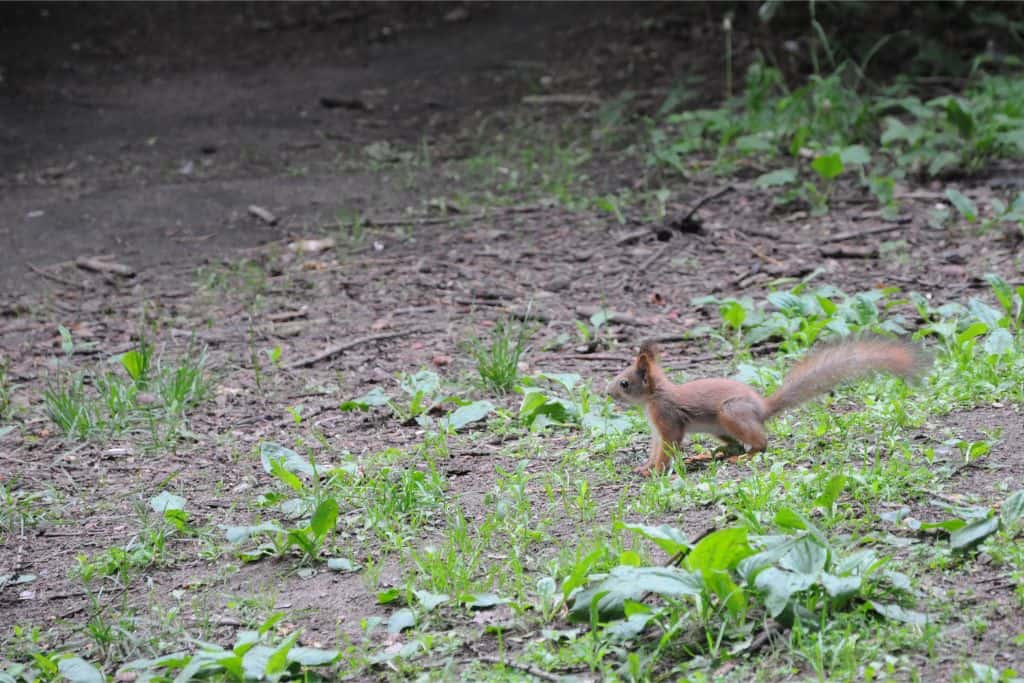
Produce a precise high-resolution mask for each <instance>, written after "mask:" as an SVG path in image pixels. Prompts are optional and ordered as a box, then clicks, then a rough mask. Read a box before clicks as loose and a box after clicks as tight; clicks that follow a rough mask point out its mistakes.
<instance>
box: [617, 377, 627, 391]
mask: <svg viewBox="0 0 1024 683" xmlns="http://www.w3.org/2000/svg"><path fill="white" fill-rule="evenodd" d="M619 386H620V387H622V388H623V389H628V388H629V380H628V379H620V380H619Z"/></svg>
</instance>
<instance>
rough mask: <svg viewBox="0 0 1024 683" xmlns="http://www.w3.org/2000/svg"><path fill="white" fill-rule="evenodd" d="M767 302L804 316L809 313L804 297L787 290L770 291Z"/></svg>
mask: <svg viewBox="0 0 1024 683" xmlns="http://www.w3.org/2000/svg"><path fill="white" fill-rule="evenodd" d="M768 303H770V304H771V305H772V306H775V307H776V308H778V309H779V310H780V311H783V312H785V313H789V314H793V315H799V316H804V315H806V314H808V313H810V311H809V310H808V306H807V305H806V303H805V302H804V299H802V298H801V297H799V296H797V295H795V294H791V293H789V292H772V293H771V294H769V295H768Z"/></svg>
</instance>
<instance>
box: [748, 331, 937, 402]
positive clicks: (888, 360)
mask: <svg viewBox="0 0 1024 683" xmlns="http://www.w3.org/2000/svg"><path fill="white" fill-rule="evenodd" d="M930 365H931V356H929V355H928V354H927V353H926V352H925V351H924V350H923V349H922V348H921V347H919V346H917V345H916V344H911V343H908V342H904V341H898V340H894V339H883V338H869V339H856V340H852V341H846V342H840V343H838V344H835V345H832V346H827V347H824V348H822V349H820V350H817V351H814V352H813V353H811V354H810V355H808V356H806V357H805V358H803V359H802V360H801V361H800V362H798V363H797V364H796V365H794V366H793V368H792V369H791V370H790V371H789V373H788V374H787V375H786V378H785V379H784V380H783V381H782V386H780V387H779V388H778V389H777V390H776V391H775V393H773V394H772V395H771V396H768V397H767V398H766V399H765V408H766V412H765V415H764V419H768V418H769V417H772V416H773V415H777V414H779V413H781V412H783V411H784V410H788V409H790V408H792V407H794V406H796V405H798V404H800V403H803V402H804V401H808V400H810V399H812V398H814V397H815V396H817V395H819V394H823V393H825V392H828V391H831V390H832V389H833V388H835V387H836V386H837V385H839V384H841V383H843V382H846V381H849V380H854V379H861V378H863V377H867V376H868V375H872V374H874V373H876V372H890V373H892V374H894V375H899V376H900V377H903V378H904V379H908V380H909V379H913V378H915V377H917V376H919V375H921V374H923V373H924V372H926V371H927V369H928V367H929V366H930Z"/></svg>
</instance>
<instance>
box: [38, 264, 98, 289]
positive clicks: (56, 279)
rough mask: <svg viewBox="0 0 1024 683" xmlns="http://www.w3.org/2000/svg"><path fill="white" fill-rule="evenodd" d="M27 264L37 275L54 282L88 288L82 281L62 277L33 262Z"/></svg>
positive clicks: (76, 287)
mask: <svg viewBox="0 0 1024 683" xmlns="http://www.w3.org/2000/svg"><path fill="white" fill-rule="evenodd" d="M26 265H27V266H28V269H29V270H31V271H32V272H33V273H35V274H36V275H40V276H42V277H45V278H46V279H47V280H53V281H54V282H56V283H59V284H62V285H64V286H65V287H74V288H75V289H88V288H87V287H86V286H85V285H83V284H82V283H81V282H72V281H71V280H66V279H64V278H62V277H61V276H60V275H57V274H56V273H51V272H49V271H46V270H43V269H42V268H39V267H38V266H34V265H32V264H31V263H28V264H26Z"/></svg>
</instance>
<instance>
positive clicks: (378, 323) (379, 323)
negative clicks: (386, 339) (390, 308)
mask: <svg viewBox="0 0 1024 683" xmlns="http://www.w3.org/2000/svg"><path fill="white" fill-rule="evenodd" d="M389 327H391V321H390V320H388V319H387V318H377V319H376V320H374V321H373V322H372V323H370V329H371V330H373V331H374V332H380V331H381V330H386V329H387V328H389Z"/></svg>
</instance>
